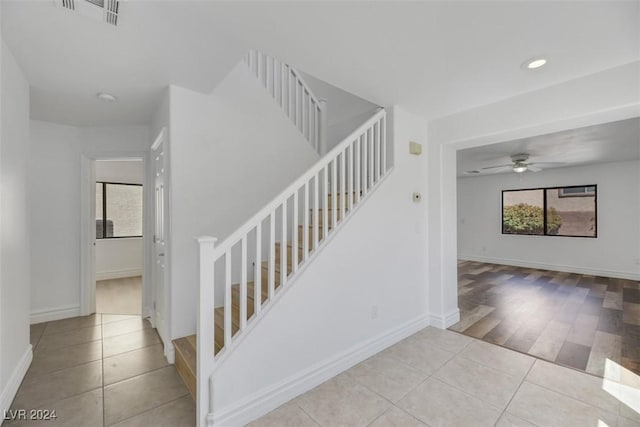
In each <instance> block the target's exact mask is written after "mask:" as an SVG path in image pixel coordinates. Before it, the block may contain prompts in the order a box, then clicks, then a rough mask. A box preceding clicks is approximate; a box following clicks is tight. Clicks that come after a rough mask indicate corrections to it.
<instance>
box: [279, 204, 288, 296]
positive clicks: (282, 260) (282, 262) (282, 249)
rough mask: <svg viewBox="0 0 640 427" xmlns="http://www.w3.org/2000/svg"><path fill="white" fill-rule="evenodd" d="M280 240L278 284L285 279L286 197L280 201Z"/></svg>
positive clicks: (281, 283) (282, 285) (281, 284)
mask: <svg viewBox="0 0 640 427" xmlns="http://www.w3.org/2000/svg"><path fill="white" fill-rule="evenodd" d="M281 231H282V233H281V235H282V241H281V242H280V286H281V287H284V283H285V282H286V281H287V199H284V202H283V203H282V230H281Z"/></svg>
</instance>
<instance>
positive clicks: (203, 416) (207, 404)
mask: <svg viewBox="0 0 640 427" xmlns="http://www.w3.org/2000/svg"><path fill="white" fill-rule="evenodd" d="M197 240H198V246H199V250H200V258H199V259H200V265H199V269H200V282H199V291H198V318H197V321H196V323H197V338H196V339H197V345H196V346H197V372H196V414H197V417H198V419H197V425H198V426H199V427H205V426H207V418H208V415H209V413H210V412H211V411H212V410H213V387H212V386H211V384H210V379H209V377H210V375H211V373H212V372H213V366H214V354H215V353H214V351H215V347H214V346H215V344H214V337H213V334H214V310H215V300H214V296H215V288H214V278H215V275H214V274H215V272H214V265H215V259H214V256H215V254H214V247H215V243H216V240H217V239H216V238H215V237H209V236H202V237H199V238H198V239H197Z"/></svg>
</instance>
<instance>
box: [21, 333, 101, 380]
mask: <svg viewBox="0 0 640 427" xmlns="http://www.w3.org/2000/svg"><path fill="white" fill-rule="evenodd" d="M100 359H102V341H90V342H87V343H82V344H77V345H72V346H68V347H61V348H56V349H53V350H51V349H47V348H45V349H36V351H35V352H34V353H33V361H32V362H31V367H30V368H29V372H28V373H27V377H31V376H38V375H42V374H44V373H48V372H53V371H57V370H60V369H66V368H70V367H72V366H77V365H81V364H84V363H88V362H93V361H95V360H100Z"/></svg>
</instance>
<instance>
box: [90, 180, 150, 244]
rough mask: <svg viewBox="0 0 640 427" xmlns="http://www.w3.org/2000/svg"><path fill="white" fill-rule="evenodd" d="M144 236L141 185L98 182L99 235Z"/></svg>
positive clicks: (97, 216) (98, 237)
mask: <svg viewBox="0 0 640 427" xmlns="http://www.w3.org/2000/svg"><path fill="white" fill-rule="evenodd" d="M121 237H142V185H140V184H115V183H110V182H96V238H97V239H110V238H121Z"/></svg>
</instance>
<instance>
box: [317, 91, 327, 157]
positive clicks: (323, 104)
mask: <svg viewBox="0 0 640 427" xmlns="http://www.w3.org/2000/svg"><path fill="white" fill-rule="evenodd" d="M318 106H319V107H320V127H319V129H318V130H319V133H320V141H319V144H318V145H319V147H318V154H320V155H321V156H324V155H325V154H326V153H327V151H328V150H327V100H326V99H318Z"/></svg>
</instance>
